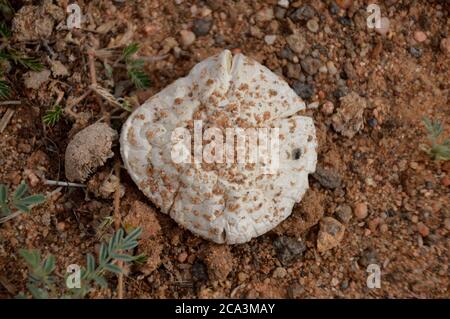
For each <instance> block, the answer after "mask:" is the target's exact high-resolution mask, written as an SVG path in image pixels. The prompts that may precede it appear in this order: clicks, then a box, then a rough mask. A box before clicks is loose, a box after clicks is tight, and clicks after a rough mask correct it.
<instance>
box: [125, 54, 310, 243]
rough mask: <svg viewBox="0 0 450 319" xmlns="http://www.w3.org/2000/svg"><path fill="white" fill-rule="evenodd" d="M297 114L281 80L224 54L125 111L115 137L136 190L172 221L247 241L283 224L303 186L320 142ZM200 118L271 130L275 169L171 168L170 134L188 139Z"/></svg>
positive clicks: (299, 104)
mask: <svg viewBox="0 0 450 319" xmlns="http://www.w3.org/2000/svg"><path fill="white" fill-rule="evenodd" d="M304 109H305V103H304V102H303V101H302V99H301V98H300V97H298V96H297V94H296V93H295V92H294V91H293V90H292V89H291V88H290V87H289V85H288V84H287V83H286V82H285V81H284V80H283V79H281V78H280V77H278V76H277V75H276V74H274V73H273V72H271V71H270V70H269V69H267V68H266V67H264V66H262V65H261V64H259V63H257V62H256V61H254V60H252V59H250V58H247V57H246V56H244V55H243V54H236V55H234V56H233V55H232V54H231V52H230V51H228V50H225V51H223V52H222V53H220V54H219V55H216V56H213V57H210V58H207V59H206V60H204V61H202V62H200V63H198V64H197V65H195V66H194V68H193V69H192V70H191V72H190V73H189V75H187V76H186V77H184V78H180V79H178V80H176V81H175V82H174V83H172V84H170V85H169V86H167V87H166V88H165V89H163V90H162V91H161V92H159V93H158V94H156V95H154V96H153V97H151V98H150V99H149V100H147V101H146V102H145V103H144V104H143V105H141V106H140V107H139V108H137V109H136V110H135V111H134V112H133V113H132V114H131V116H130V117H129V118H128V120H127V121H126V123H125V124H124V126H123V129H122V134H121V138H120V145H121V153H122V158H123V161H124V164H125V167H126V169H127V171H128V173H129V174H130V176H131V178H132V179H133V180H134V182H135V183H136V184H137V186H138V187H139V189H140V190H141V191H142V192H143V193H144V194H145V195H146V196H147V197H148V198H149V199H150V200H151V201H152V202H153V203H154V204H155V205H156V206H158V207H159V208H160V209H161V211H162V212H163V213H165V214H169V215H170V216H171V217H172V218H173V219H174V220H175V221H176V222H177V223H178V224H180V225H181V226H183V227H185V228H187V229H189V230H190V231H192V232H193V233H194V234H197V235H199V236H201V237H203V238H206V239H209V240H212V241H214V242H216V243H227V244H236V243H244V242H247V241H249V240H250V239H252V238H254V237H257V236H259V235H262V234H264V233H266V232H267V231H269V230H271V229H272V228H274V227H275V226H277V225H278V224H279V223H280V222H281V221H283V220H284V219H286V218H287V217H288V216H289V215H290V214H291V212H292V208H293V206H294V204H295V203H297V202H300V200H301V198H302V197H303V195H304V193H305V192H306V190H307V189H308V174H309V173H312V172H314V171H315V167H316V161H317V154H316V146H317V142H316V135H315V128H314V123H313V120H312V119H311V118H310V117H306V116H300V115H297V112H298V111H301V110H304ZM200 120H201V121H202V123H204V124H203V129H206V128H213V127H215V128H219V129H220V130H222V131H225V129H226V128H238V127H239V128H243V129H246V128H255V129H264V128H278V129H279V133H278V137H279V152H278V157H277V158H278V163H279V165H278V168H277V169H276V170H275V171H274V172H273V173H271V174H267V173H266V172H265V171H264V168H265V167H266V165H267V163H261V162H256V164H252V165H249V164H248V163H245V162H244V163H242V162H239V161H236V162H234V163H229V162H225V161H224V162H223V163H216V162H214V163H212V164H211V163H205V162H204V161H201V162H198V161H193V160H191V161H188V162H183V163H178V164H177V163H176V162H175V161H173V159H172V157H171V149H172V147H173V145H172V144H173V141H172V138H173V136H172V133H173V132H174V130H175V129H177V128H186V129H187V130H189V132H195V130H194V128H193V127H194V123H195V122H194V121H200ZM192 135H193V136H194V137H195V133H194V134H192ZM224 135H225V133H224ZM224 140H225V138H224ZM224 143H225V141H224ZM259 143H260V142H258V145H259ZM204 144H205V137H204V136H203V145H204ZM190 145H191V144H190V143H189V146H190ZM194 149H195V146H194ZM203 151H204V149H203ZM247 151H248V150H247ZM272 160H273V159H270V161H269V164H272Z"/></svg>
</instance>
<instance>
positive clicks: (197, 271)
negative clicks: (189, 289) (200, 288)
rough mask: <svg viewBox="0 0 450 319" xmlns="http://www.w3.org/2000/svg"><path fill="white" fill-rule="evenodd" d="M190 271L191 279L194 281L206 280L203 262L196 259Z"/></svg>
mask: <svg viewBox="0 0 450 319" xmlns="http://www.w3.org/2000/svg"><path fill="white" fill-rule="evenodd" d="M191 272H192V279H193V280H194V282H198V281H206V280H208V273H207V270H206V266H205V264H204V263H202V262H200V261H196V262H195V263H194V264H193V265H192V269H191Z"/></svg>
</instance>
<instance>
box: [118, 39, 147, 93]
mask: <svg viewBox="0 0 450 319" xmlns="http://www.w3.org/2000/svg"><path fill="white" fill-rule="evenodd" d="M138 51H139V44H138V43H131V44H130V45H128V46H127V47H126V48H124V49H123V52H122V60H124V61H125V64H126V67H127V73H128V76H129V78H130V79H131V82H133V84H134V86H135V87H136V88H137V89H145V88H147V87H149V86H150V78H149V77H148V75H147V74H146V73H145V72H144V71H143V69H144V60H143V59H134V58H133V55H134V54H135V53H137V52H138Z"/></svg>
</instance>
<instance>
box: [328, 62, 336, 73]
mask: <svg viewBox="0 0 450 319" xmlns="http://www.w3.org/2000/svg"><path fill="white" fill-rule="evenodd" d="M327 69H328V73H330V74H331V75H335V74H336V73H337V72H338V70H337V69H336V67H335V66H334V63H333V61H328V62H327Z"/></svg>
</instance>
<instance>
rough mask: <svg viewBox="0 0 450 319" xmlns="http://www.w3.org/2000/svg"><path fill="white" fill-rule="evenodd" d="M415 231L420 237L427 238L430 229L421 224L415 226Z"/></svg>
mask: <svg viewBox="0 0 450 319" xmlns="http://www.w3.org/2000/svg"><path fill="white" fill-rule="evenodd" d="M417 230H418V231H419V234H420V235H421V236H422V237H427V236H428V235H429V234H430V229H429V228H428V227H427V225H425V224H424V223H422V222H420V223H418V224H417Z"/></svg>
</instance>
